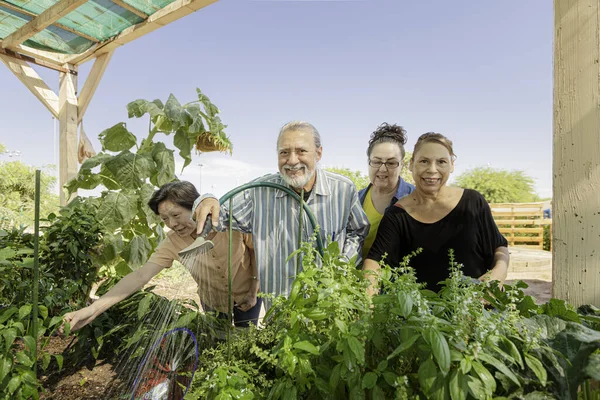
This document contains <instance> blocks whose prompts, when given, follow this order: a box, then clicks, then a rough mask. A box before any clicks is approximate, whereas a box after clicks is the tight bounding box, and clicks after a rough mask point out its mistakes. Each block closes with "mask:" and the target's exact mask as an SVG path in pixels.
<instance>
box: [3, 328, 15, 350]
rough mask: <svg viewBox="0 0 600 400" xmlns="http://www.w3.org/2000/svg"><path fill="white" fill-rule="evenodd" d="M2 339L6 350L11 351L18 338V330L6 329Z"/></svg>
mask: <svg viewBox="0 0 600 400" xmlns="http://www.w3.org/2000/svg"><path fill="white" fill-rule="evenodd" d="M2 337H3V338H4V348H5V349H10V348H11V346H12V345H13V343H14V342H15V339H16V338H17V330H16V329H14V328H8V329H4V330H3V331H2Z"/></svg>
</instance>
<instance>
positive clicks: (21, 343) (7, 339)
mask: <svg viewBox="0 0 600 400" xmlns="http://www.w3.org/2000/svg"><path fill="white" fill-rule="evenodd" d="M31 310H32V305H31V303H26V304H23V305H22V306H20V307H16V306H12V307H8V308H5V309H3V310H2V312H0V398H2V399H11V400H17V399H19V400H20V399H31V398H33V399H37V398H38V397H39V392H40V390H41V386H40V384H39V382H38V379H37V376H36V375H35V373H34V365H35V364H39V366H40V367H41V369H42V370H46V369H48V367H49V365H50V362H51V359H52V357H54V359H55V361H56V363H57V367H58V369H61V368H62V363H63V358H62V356H61V355H59V354H57V355H54V356H51V355H50V354H49V353H47V352H46V351H44V348H45V347H46V345H47V344H48V340H49V339H48V338H49V335H50V334H51V333H52V332H53V331H54V330H55V329H56V328H57V327H58V325H59V322H61V321H62V318H61V317H54V318H49V317H48V309H47V308H46V307H45V306H44V305H39V318H38V319H39V330H38V338H37V339H36V338H34V337H33V336H32V335H31V331H30V321H31ZM44 335H46V337H45V339H44ZM38 341H39V342H40V345H39V346H38V350H37V359H36V358H35V357H34V351H35V348H36V344H37V343H38Z"/></svg>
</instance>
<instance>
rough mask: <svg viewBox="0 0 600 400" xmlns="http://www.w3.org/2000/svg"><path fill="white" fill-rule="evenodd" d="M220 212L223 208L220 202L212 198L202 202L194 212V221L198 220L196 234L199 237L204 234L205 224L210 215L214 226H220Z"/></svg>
mask: <svg viewBox="0 0 600 400" xmlns="http://www.w3.org/2000/svg"><path fill="white" fill-rule="evenodd" d="M220 211H221V206H220V205H219V200H217V199H214V198H210V197H209V198H206V199H204V200H202V201H201V202H200V204H198V207H196V210H195V211H194V219H195V220H196V226H197V228H196V233H197V234H198V235H200V234H202V231H203V230H204V223H205V222H206V218H207V217H208V215H209V214H210V215H211V216H212V226H213V227H215V226H218V225H219V213H220Z"/></svg>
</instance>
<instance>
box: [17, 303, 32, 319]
mask: <svg viewBox="0 0 600 400" xmlns="http://www.w3.org/2000/svg"><path fill="white" fill-rule="evenodd" d="M31 307H32V306H31V304H24V305H22V306H21V307H20V308H19V319H23V318H25V317H28V316H29V314H30V313H31Z"/></svg>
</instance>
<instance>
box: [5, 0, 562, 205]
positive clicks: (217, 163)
mask: <svg viewBox="0 0 600 400" xmlns="http://www.w3.org/2000/svg"><path fill="white" fill-rule="evenodd" d="M552 39H553V12H552V2H551V1H542V0H529V1H522V0H503V1H480V0H470V1H466V0H456V1H447V0H437V1H433V0H418V1H417V0H363V1H360V0H358V1H318V0H313V1H303V0H296V1H290V0H267V1H253V0H220V1H218V2H217V3H215V4H213V5H211V6H208V7H207V8H204V9H202V10H200V11H198V12H196V13H194V14H191V15H189V16H187V17H184V18H183V19H181V20H179V21H176V22H174V23H172V24H171V25H168V26H166V27H163V28H161V29H159V30H157V31H155V32H153V33H151V34H149V35H146V36H144V37H142V38H140V39H138V40H136V41H135V42H132V43H129V44H128V45H126V46H125V47H121V48H119V49H117V51H116V52H115V54H114V56H113V59H112V61H111V63H110V65H109V67H108V69H107V71H106V74H105V76H104V78H103V80H102V82H101V83H100V86H99V88H98V90H97V92H96V95H95V97H94V99H93V100H92V103H91V104H90V107H89V108H88V111H87V113H86V116H85V119H84V127H85V130H86V132H87V134H88V136H89V137H90V139H91V140H92V142H93V143H94V145H95V149H96V151H99V150H100V146H99V143H98V141H97V135H98V133H100V132H101V131H102V130H103V129H105V128H108V127H110V126H112V125H114V124H115V123H117V122H120V121H127V122H128V127H129V128H130V130H132V131H133V132H134V133H136V134H138V136H139V137H141V136H143V135H145V134H146V132H147V121H146V120H144V121H143V122H142V121H139V120H127V112H126V109H125V106H126V104H127V103H128V102H129V101H132V100H135V99H138V98H145V99H148V100H152V99H155V98H159V99H162V100H163V101H164V100H166V98H167V97H168V95H169V93H173V94H174V95H175V96H176V97H178V98H179V100H180V101H181V102H187V101H190V100H193V99H194V97H195V88H196V87H199V88H200V89H202V90H203V91H204V92H205V93H206V94H207V95H208V96H209V97H210V98H211V100H213V102H214V103H215V104H216V105H217V106H219V108H220V109H221V110H222V118H223V121H224V122H225V124H227V125H228V129H227V133H228V134H229V135H230V136H231V139H232V141H233V143H234V152H233V157H231V156H229V155H222V154H203V155H202V156H195V157H194V162H193V165H194V167H193V168H188V169H186V173H185V174H184V175H183V178H185V179H190V180H193V181H195V183H198V180H199V179H200V177H199V172H198V171H199V167H197V166H195V164H198V163H202V164H204V167H203V168H202V191H203V192H205V191H212V192H214V193H215V194H217V195H221V194H223V193H224V192H226V191H227V190H229V189H232V188H233V187H234V186H235V185H236V184H242V183H244V182H246V181H247V180H249V179H251V178H254V177H256V176H259V175H262V174H264V173H268V172H275V171H276V170H277V163H276V154H275V138H276V135H277V131H278V129H279V127H280V126H281V125H283V124H284V123H285V122H287V121H289V120H292V119H304V120H308V121H310V122H312V123H313V124H314V125H315V126H316V127H317V128H318V129H319V131H320V132H321V135H322V139H323V148H324V152H323V159H322V161H321V165H323V166H338V167H348V168H350V169H353V170H360V171H362V172H364V173H366V171H367V165H366V155H365V150H366V145H367V142H368V139H369V135H370V133H371V132H372V131H373V130H374V129H375V128H376V127H377V125H378V124H380V123H382V122H384V121H386V122H390V123H398V124H401V125H403V126H404V127H405V128H406V129H407V130H408V135H409V142H408V147H407V148H408V150H411V148H412V146H413V144H414V142H415V141H416V139H417V138H418V136H419V135H420V134H421V133H424V132H427V131H436V132H441V133H444V134H446V135H447V136H449V137H450V138H451V139H452V140H453V141H454V143H455V152H456V153H457V155H458V160H457V164H456V171H455V175H457V174H459V173H460V172H462V171H464V170H466V169H469V168H472V167H475V166H485V165H490V166H492V167H495V168H504V169H520V170H524V171H525V172H526V173H528V174H529V175H531V176H532V177H533V178H535V180H536V187H537V191H538V193H539V194H540V195H542V196H544V197H546V196H547V197H549V196H551V192H552V181H551V179H552V147H551V146H552ZM91 66H92V63H91V62H89V63H87V64H84V65H83V66H82V68H81V70H80V78H79V79H80V83H79V85H80V88H81V87H82V85H83V82H84V78H85V77H86V76H87V74H88V72H89V70H90V68H91ZM36 70H37V71H38V72H39V73H40V74H41V75H42V77H43V78H44V79H45V80H46V82H47V83H48V84H49V85H50V86H51V87H52V88H54V89H57V87H58V74H57V73H55V72H54V71H50V70H44V69H43V68H37V67H36ZM0 82H1V87H2V91H1V94H0V110H1V111H0V116H1V119H2V124H1V125H0V142H2V143H4V144H5V145H6V146H7V147H8V148H9V149H11V150H20V151H21V152H22V155H21V157H20V159H21V160H22V161H24V162H26V163H30V164H34V165H43V164H52V163H54V162H55V154H54V142H53V120H52V117H51V115H50V113H49V112H48V111H47V110H46V109H45V108H44V107H43V106H42V105H41V104H40V103H39V102H38V101H37V99H36V98H35V97H33V95H32V94H31V93H30V92H29V91H28V90H27V89H26V88H25V87H24V86H23V85H22V84H21V83H20V82H19V81H18V80H17V78H16V77H14V76H13V75H12V73H10V71H9V70H8V69H7V68H6V67H4V66H3V65H0ZM169 140H170V138H169ZM4 159H6V158H4Z"/></svg>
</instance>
